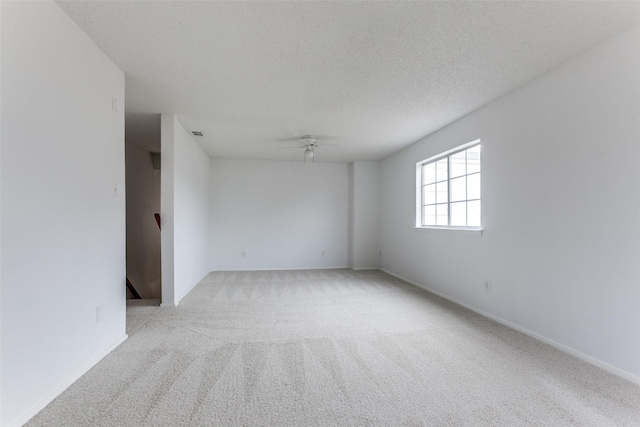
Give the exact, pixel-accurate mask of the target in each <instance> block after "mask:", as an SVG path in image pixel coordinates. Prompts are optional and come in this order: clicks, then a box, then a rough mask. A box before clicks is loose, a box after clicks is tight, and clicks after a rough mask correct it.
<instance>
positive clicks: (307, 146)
mask: <svg viewBox="0 0 640 427" xmlns="http://www.w3.org/2000/svg"><path fill="white" fill-rule="evenodd" d="M298 142H299V143H300V145H298V146H297V147H278V148H303V149H304V156H303V160H304V162H305V163H306V162H307V161H309V162H314V161H315V151H316V150H317V149H318V147H320V146H322V147H325V146H331V145H337V144H324V143H323V144H318V138H317V137H315V136H313V135H303V136H301V137H300V138H298Z"/></svg>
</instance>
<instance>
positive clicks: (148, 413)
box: [28, 270, 640, 427]
mask: <svg viewBox="0 0 640 427" xmlns="http://www.w3.org/2000/svg"><path fill="white" fill-rule="evenodd" d="M139 310H145V313H142V314H140V311H139ZM127 312H128V317H129V318H131V319H137V323H136V327H135V328H134V329H131V335H130V336H129V339H128V340H127V341H125V342H124V343H123V344H122V345H121V346H120V347H118V348H117V349H116V350H114V351H113V352H112V353H111V354H110V355H109V356H107V357H106V358H105V359H104V360H103V361H101V362H100V363H99V364H98V365H97V366H96V367H94V368H93V369H92V370H91V371H89V372H88V373H87V374H86V375H84V376H83V377H82V378H81V379H79V380H78V381H77V382H76V383H75V384H73V385H72V386H71V387H70V388H69V389H68V390H67V391H65V392H64V393H63V394H62V395H61V396H60V397H58V398H57V399H56V400H55V401H54V402H52V403H51V404H50V405H49V406H48V407H47V408H45V409H44V410H43V411H41V412H40V413H39V414H38V415H36V417H34V418H33V419H32V420H31V422H30V423H29V424H28V425H29V426H110V427H113V426H565V425H566V426H569V425H580V426H598V427H601V426H614V425H615V426H625V425H626V426H639V425H640V387H637V386H635V385H633V384H631V383H629V382H627V381H624V380H622V379H620V378H617V377H615V376H613V375H611V374H609V373H607V372H605V371H603V370H601V369H599V368H596V367H594V366H591V365H589V364H586V363H584V362H581V361H579V360H577V359H575V358H573V357H571V356H569V355H567V354H564V353H562V352H560V351H557V350H555V349H553V348H551V347H549V346H548V345H545V344H543V343H540V342H538V341H536V340H534V339H531V338H529V337H527V336H525V335H523V334H521V333H519V332H516V331H513V330H511V329H509V328H506V327H503V326H501V325H499V324H497V323H495V322H493V321H491V320H488V319H486V318H483V317H481V316H479V315H476V314H474V313H472V312H470V311H468V310H466V309H464V308H461V307H458V306H456V305H454V304H452V303H449V302H447V301H445V300H443V299H441V298H438V297H436V296H433V295H431V294H429V293H427V292H424V291H422V290H420V289H417V288H415V287H413V286H411V285H408V284H406V283H404V282H401V281H399V280H397V279H395V278H393V277H391V276H388V275H386V274H384V273H382V272H378V271H364V272H355V271H351V270H309V271H278V272H220V273H211V274H210V275H209V276H208V277H207V278H206V279H205V280H204V281H203V282H202V283H201V284H199V285H198V286H197V287H196V288H195V289H194V290H193V291H192V292H191V293H190V294H189V295H188V296H187V297H185V298H184V300H183V301H182V302H181V303H180V305H179V306H178V307H175V308H160V307H145V306H142V307H139V306H131V307H128V308H127ZM140 319H142V320H140Z"/></svg>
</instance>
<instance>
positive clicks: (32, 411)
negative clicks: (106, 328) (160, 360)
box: [10, 334, 129, 427]
mask: <svg viewBox="0 0 640 427" xmlns="http://www.w3.org/2000/svg"><path fill="white" fill-rule="evenodd" d="M128 337H129V336H128V335H127V334H125V335H124V336H122V337H121V338H119V339H118V340H117V341H116V342H114V343H113V344H111V345H110V346H109V347H107V348H106V349H105V350H103V351H102V352H100V353H99V354H98V355H97V356H96V357H94V358H93V359H92V360H90V361H89V362H88V363H86V364H85V365H84V366H83V367H81V368H80V369H79V370H77V371H76V372H75V373H74V374H73V375H71V376H70V377H69V378H67V379H66V380H64V381H63V382H62V384H60V385H59V386H58V387H56V388H55V389H53V390H52V391H51V393H49V394H48V395H47V396H45V397H44V398H43V399H42V400H41V401H40V402H38V403H36V404H35V405H34V406H33V407H32V408H31V409H29V410H28V411H27V412H26V413H25V414H24V415H22V416H21V417H20V418H18V419H17V420H16V421H14V422H13V423H12V424H10V427H20V426H22V425H24V424H26V423H27V421H29V420H30V419H31V418H33V417H34V416H35V415H36V414H37V413H38V412H40V411H41V410H43V409H44V407H45V406H47V405H48V404H49V403H51V402H52V401H53V399H55V398H56V397H58V396H59V395H60V394H62V392H63V391H65V390H66V389H68V388H69V386H71V384H73V383H74V382H76V381H77V380H78V379H79V378H80V377H81V376H83V375H84V374H86V373H87V372H88V371H89V369H91V368H93V367H94V366H95V365H96V364H97V363H98V362H100V361H101V360H102V359H104V357H105V356H106V355H107V354H109V353H111V352H112V351H113V350H114V349H115V348H116V347H118V346H119V345H120V344H122V343H123V342H124V341H125V340H126V339H127V338H128Z"/></svg>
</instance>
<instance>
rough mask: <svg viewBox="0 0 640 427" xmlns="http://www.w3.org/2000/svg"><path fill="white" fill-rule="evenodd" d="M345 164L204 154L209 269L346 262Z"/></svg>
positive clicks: (342, 264) (299, 266)
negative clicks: (206, 162) (207, 184)
mask: <svg viewBox="0 0 640 427" xmlns="http://www.w3.org/2000/svg"><path fill="white" fill-rule="evenodd" d="M347 169H348V164H346V163H320V162H317V163H303V162H287V161H257V160H226V159H212V160H211V238H210V241H211V252H210V254H211V259H210V268H211V270H261V269H305V268H329V267H346V266H347V265H348V253H347V245H348V231H347V224H348V200H347V198H348V186H349V182H348V172H347Z"/></svg>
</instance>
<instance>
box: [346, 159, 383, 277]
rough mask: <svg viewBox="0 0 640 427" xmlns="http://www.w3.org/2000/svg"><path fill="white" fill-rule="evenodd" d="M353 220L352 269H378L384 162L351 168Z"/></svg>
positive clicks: (355, 164)
mask: <svg viewBox="0 0 640 427" xmlns="http://www.w3.org/2000/svg"><path fill="white" fill-rule="evenodd" d="M351 168H352V171H353V172H352V174H353V176H352V181H353V182H352V184H353V195H352V197H353V200H352V201H351V204H352V206H353V212H352V215H353V219H352V222H351V236H352V238H351V251H352V253H351V257H350V261H351V264H350V265H351V267H352V268H353V269H356V270H362V269H377V268H378V262H379V244H378V240H379V229H380V224H379V222H380V215H379V209H380V206H379V205H380V200H379V199H380V162H365V161H355V162H353V164H352V165H351Z"/></svg>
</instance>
